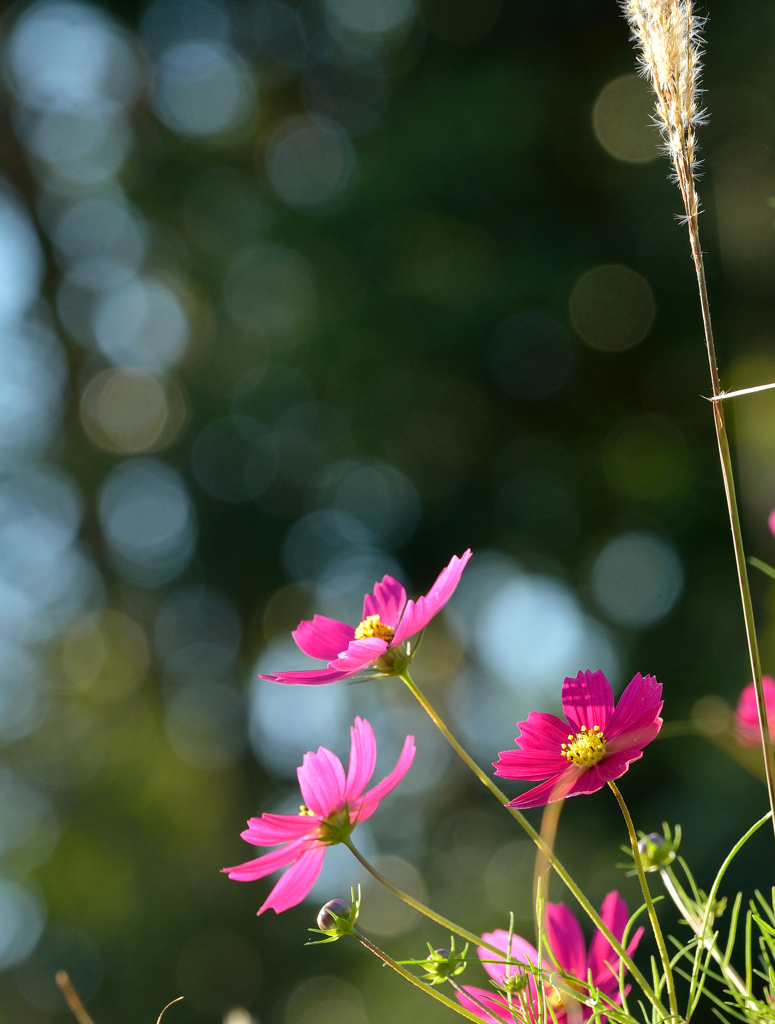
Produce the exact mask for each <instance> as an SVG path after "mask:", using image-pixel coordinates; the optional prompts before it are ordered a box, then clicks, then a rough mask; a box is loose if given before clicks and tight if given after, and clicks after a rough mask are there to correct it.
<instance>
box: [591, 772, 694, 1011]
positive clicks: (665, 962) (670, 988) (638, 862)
mask: <svg viewBox="0 0 775 1024" xmlns="http://www.w3.org/2000/svg"><path fill="white" fill-rule="evenodd" d="M608 785H609V787H610V789H611V792H612V793H613V795H614V796H615V797H616V801H617V803H618V804H619V807H620V808H621V811H622V814H623V815H624V821H625V824H626V825H627V832H628V833H629V836H630V845H631V846H632V856H633V859H634V860H635V870H636V871H637V872H638V881H639V882H640V887H641V890H642V892H643V899H644V901H645V903H646V909H647V911H648V915H649V919H650V921H651V930H652V931H653V932H654V938H655V939H656V940H657V948H658V949H659V956H660V959H661V960H662V969H663V971H664V972H665V982H666V983H667V996H668V1001H669V1003H670V1015H671V1017H673V1018H674V1019H675V1020H678V1019H679V1013H678V998H677V996H676V993H675V978H674V977H673V969H672V968H671V966H670V957H669V955H668V952H667V945H666V944H665V937H664V935H663V934H662V928H661V927H660V924H659V918H658V917H657V911H656V908H655V906H654V901H653V900H652V898H651V893H650V891H649V884H648V882H647V881H646V872H645V871H644V870H643V861H642V859H641V856H640V850H639V849H638V836H637V835H636V833H635V826H634V825H633V823H632V817H631V816H630V812H629V809H628V807H627V804H626V803H625V802H624V797H623V796H622V794H621V793H620V792H619V788H618V786H617V785H616V783H615V782H609V783H608Z"/></svg>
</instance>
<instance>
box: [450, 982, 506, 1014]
mask: <svg viewBox="0 0 775 1024" xmlns="http://www.w3.org/2000/svg"><path fill="white" fill-rule="evenodd" d="M447 981H448V982H449V983H450V985H451V986H452V988H454V990H455V991H456V992H459V993H460V995H461V996H464V997H465V998H466V999H470V1000H471V1002H472V1003H474V1004H475V1005H476V1006H478V1007H479V1009H480V1010H484V1012H485V1013H486V1014H487V1016H488V1017H492V1016H493V1011H492V1007H490V1008H489V1009H488V1008H487V1007H486V1006H485V1005H484V1003H483V1002H481V1000H479V999H477V998H476V996H474V995H472V994H471V993H470V992H466V990H465V989H464V988H463V986H462V985H461V984H460V982H459V981H455V979H454V978H447ZM514 1019H515V1020H516V1017H515V1018H514Z"/></svg>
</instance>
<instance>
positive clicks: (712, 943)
mask: <svg viewBox="0 0 775 1024" xmlns="http://www.w3.org/2000/svg"><path fill="white" fill-rule="evenodd" d="M659 874H660V877H661V878H662V882H663V883H664V886H665V888H666V889H667V891H668V893H669V895H670V898H671V899H672V901H673V903H675V905H676V907H677V908H678V909H679V911H680V912H681V913H682V914H683V916H684V919H685V920H686V922H687V923H688V925H689V927H690V928H691V929H692V931H693V932H694V934H695V935H696V936H697V938H698V939H700V941H701V942H702V944H703V946H704V947H705V948H706V949H709V950H710V952H711V955H712V957H713V959H714V960H715V961H716V963H717V964H718V965H719V967H720V968H721V971H722V973H723V975H724V977H725V978H726V980H727V981H728V982H729V984H730V985H731V986H733V987H734V988H736V989H737V991H738V992H739V993H740V995H741V996H743V997H745V998H748V999H750V998H751V993H750V991H748V989H747V988H746V985H745V982H744V981H743V979H742V978H741V977H740V975H739V974H738V973H737V971H736V970H735V969H734V967H732V965H731V964H728V963H727V962H726V960H725V959H724V956H723V955H722V953H721V950H720V949H719V948H718V946H717V945H716V940H715V938H714V937H713V936H712V935H707V934H705V935H704V934H703V931H702V919H701V918H698V917H697V914H696V913H695V912H694V910H693V909H692V907H691V905H690V903H689V900H688V899H687V896H686V893H685V892H684V891H683V888H682V887H681V885H680V884H679V882H678V879H677V878H676V877H675V875H674V874H673V872H672V871H671V870H670V869H669V868H661V869H660V872H659Z"/></svg>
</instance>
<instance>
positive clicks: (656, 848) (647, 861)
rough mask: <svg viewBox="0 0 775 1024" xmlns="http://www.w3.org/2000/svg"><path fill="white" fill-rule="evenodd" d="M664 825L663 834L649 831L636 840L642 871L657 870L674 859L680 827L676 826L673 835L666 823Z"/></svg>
mask: <svg viewBox="0 0 775 1024" xmlns="http://www.w3.org/2000/svg"><path fill="white" fill-rule="evenodd" d="M664 827H665V834H664V835H660V833H659V832H650V833H649V834H648V835H647V836H641V838H640V839H639V841H638V853H639V854H640V859H641V862H642V864H643V870H644V871H659V870H660V868H664V867H667V865H668V864H671V863H672V862H673V861H674V860H675V855H676V850H677V849H678V847H679V846H680V845H681V829H680V827H679V826H676V829H675V835H671V834H670V829H669V827H668V826H667V824H666V825H665V826H664Z"/></svg>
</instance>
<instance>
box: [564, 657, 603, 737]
mask: <svg viewBox="0 0 775 1024" xmlns="http://www.w3.org/2000/svg"><path fill="white" fill-rule="evenodd" d="M562 710H563V711H564V712H565V717H566V718H567V719H568V724H569V725H570V727H571V728H570V729H569V730H568V731H569V732H573V733H577V732H578V731H579V730H580V729H581V726H582V725H584V726H586V727H587V729H594V727H595V726H596V725H599V726H600V728H601V729H602V731H603V732H604V733H605V734H606V736H607V735H608V733H607V732H606V726H607V724H608V720H609V718H610V717H611V715H612V714H613V710H614V693H613V690H612V689H611V684H610V683H609V682H608V680H607V679H606V677H605V676H604V675H603V673H602V672H600V671H597V672H589V671H588V672H579V674H578V675H577V676H576V677H575V679H570V678H568V679H566V680H565V682H564V683H563V684H562Z"/></svg>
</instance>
